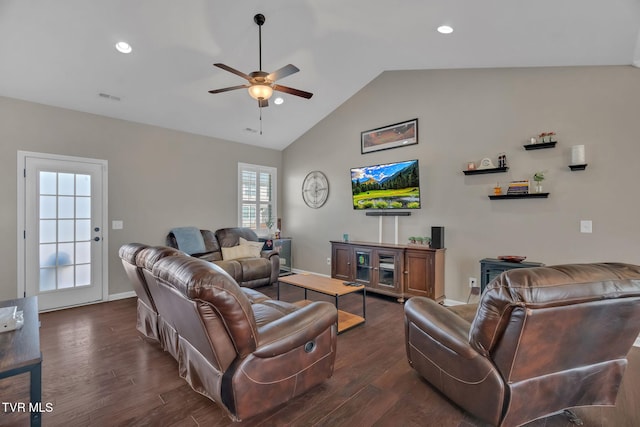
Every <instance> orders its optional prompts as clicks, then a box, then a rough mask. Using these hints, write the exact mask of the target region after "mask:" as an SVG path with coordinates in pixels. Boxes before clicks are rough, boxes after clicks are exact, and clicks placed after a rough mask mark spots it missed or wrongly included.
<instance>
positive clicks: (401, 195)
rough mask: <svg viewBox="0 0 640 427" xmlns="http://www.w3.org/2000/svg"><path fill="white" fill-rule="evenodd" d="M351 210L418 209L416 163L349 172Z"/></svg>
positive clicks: (417, 172) (355, 169) (397, 163)
mask: <svg viewBox="0 0 640 427" xmlns="http://www.w3.org/2000/svg"><path fill="white" fill-rule="evenodd" d="M351 193H352V195H353V208H354V209H357V210H367V209H420V173H419V171H418V161H417V160H407V161H405V162H395V163H386V164H382V165H374V166H365V167H360V168H352V169H351Z"/></svg>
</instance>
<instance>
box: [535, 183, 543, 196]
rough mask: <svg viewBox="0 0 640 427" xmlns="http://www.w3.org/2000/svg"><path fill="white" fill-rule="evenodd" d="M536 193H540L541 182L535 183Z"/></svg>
mask: <svg viewBox="0 0 640 427" xmlns="http://www.w3.org/2000/svg"><path fill="white" fill-rule="evenodd" d="M536 193H542V181H536Z"/></svg>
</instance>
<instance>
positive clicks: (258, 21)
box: [253, 13, 266, 71]
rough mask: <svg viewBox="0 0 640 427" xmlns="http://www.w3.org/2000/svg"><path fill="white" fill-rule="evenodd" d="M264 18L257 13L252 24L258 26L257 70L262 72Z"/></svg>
mask: <svg viewBox="0 0 640 427" xmlns="http://www.w3.org/2000/svg"><path fill="white" fill-rule="evenodd" d="M265 20H266V18H265V17H264V15H263V14H261V13H258V14H257V15H256V16H254V17H253V22H255V23H256V24H258V70H260V71H262V25H263V24H264V21H265Z"/></svg>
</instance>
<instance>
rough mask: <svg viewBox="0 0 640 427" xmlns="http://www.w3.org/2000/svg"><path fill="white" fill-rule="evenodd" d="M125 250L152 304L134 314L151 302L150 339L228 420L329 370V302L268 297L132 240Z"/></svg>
mask: <svg viewBox="0 0 640 427" xmlns="http://www.w3.org/2000/svg"><path fill="white" fill-rule="evenodd" d="M140 246H144V245H140ZM134 248H135V249H134ZM132 252H136V257H135V258H136V267H137V268H138V269H139V270H138V272H142V274H141V275H140V274H138V273H136V274H129V273H128V275H129V277H130V278H133V280H138V281H139V282H140V284H142V286H144V284H146V288H147V290H148V294H147V295H148V296H150V301H151V302H150V303H147V302H144V305H141V303H140V302H139V304H138V310H139V311H138V315H139V319H140V317H142V318H143V319H144V318H148V317H149V310H147V308H146V306H148V305H149V304H152V305H154V306H155V307H156V309H157V321H156V325H157V329H158V331H157V337H158V338H159V341H160V343H161V345H162V347H163V348H164V349H165V350H167V351H168V352H169V353H170V354H172V355H173V357H174V358H175V359H176V360H177V361H178V369H179V375H180V376H181V377H183V378H184V379H185V380H186V381H187V382H188V383H189V384H190V385H191V387H192V388H193V389H194V390H195V391H197V392H198V393H201V394H203V395H204V396H207V397H208V398H210V399H211V400H213V401H215V402H216V403H218V404H219V405H220V406H221V407H222V408H223V409H224V410H225V411H226V412H227V414H228V415H229V417H230V418H231V419H233V420H234V421H240V420H243V419H247V418H250V417H253V416H254V415H257V414H259V413H262V412H265V411H268V410H270V409H272V408H274V407H276V406H279V405H281V404H283V403H285V402H287V401H288V400H290V399H292V398H293V397H295V396H297V395H299V394H302V393H303V392H305V391H307V390H309V389H310V388H312V387H314V386H316V385H318V384H320V383H321V382H323V381H324V380H326V379H327V378H329V377H331V375H332V374H333V366H334V361H335V353H336V332H337V317H338V315H337V310H336V308H335V306H334V305H333V304H331V303H328V302H313V303H311V304H309V305H307V306H302V305H296V304H291V303H287V302H284V301H277V300H273V299H271V298H269V297H267V296H266V295H264V294H262V293H260V292H258V291H256V290H254V289H250V288H246V287H240V286H239V285H238V284H237V283H236V281H235V280H234V279H233V278H232V277H231V276H230V275H229V274H228V273H227V272H225V271H224V270H223V269H222V268H220V267H219V266H218V265H217V264H214V263H211V262H207V261H204V260H201V259H198V258H194V257H191V256H188V255H186V254H184V253H182V252H180V251H178V250H176V249H173V248H168V247H162V246H159V247H143V248H139V246H137V245H136V244H133V245H125V247H123V249H121V251H120V253H121V254H123V255H128V254H130V253H132ZM129 259H130V258H129ZM126 263H127V267H126V268H127V269H128V268H129V266H130V265H132V264H131V263H130V261H129V260H127V261H126ZM123 264H124V261H123ZM129 270H131V269H129ZM134 287H136V288H137V285H135V284H134ZM141 307H142V311H143V313H142V315H141V314H140V310H141ZM143 333H144V332H143ZM158 374H160V373H158Z"/></svg>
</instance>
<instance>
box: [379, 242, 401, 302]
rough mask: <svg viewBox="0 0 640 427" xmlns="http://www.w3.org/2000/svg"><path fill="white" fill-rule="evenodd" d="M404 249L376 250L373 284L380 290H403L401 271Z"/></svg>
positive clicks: (399, 291) (393, 291)
mask: <svg viewBox="0 0 640 427" xmlns="http://www.w3.org/2000/svg"><path fill="white" fill-rule="evenodd" d="M402 264H403V256H402V251H397V250H393V249H378V250H376V251H375V257H374V263H373V265H374V268H373V276H374V277H373V283H372V286H373V287H375V288H377V289H378V290H380V291H388V292H390V293H391V294H394V295H395V294H397V293H401V292H402V286H401V275H400V274H401V272H402V268H403V267H402Z"/></svg>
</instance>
